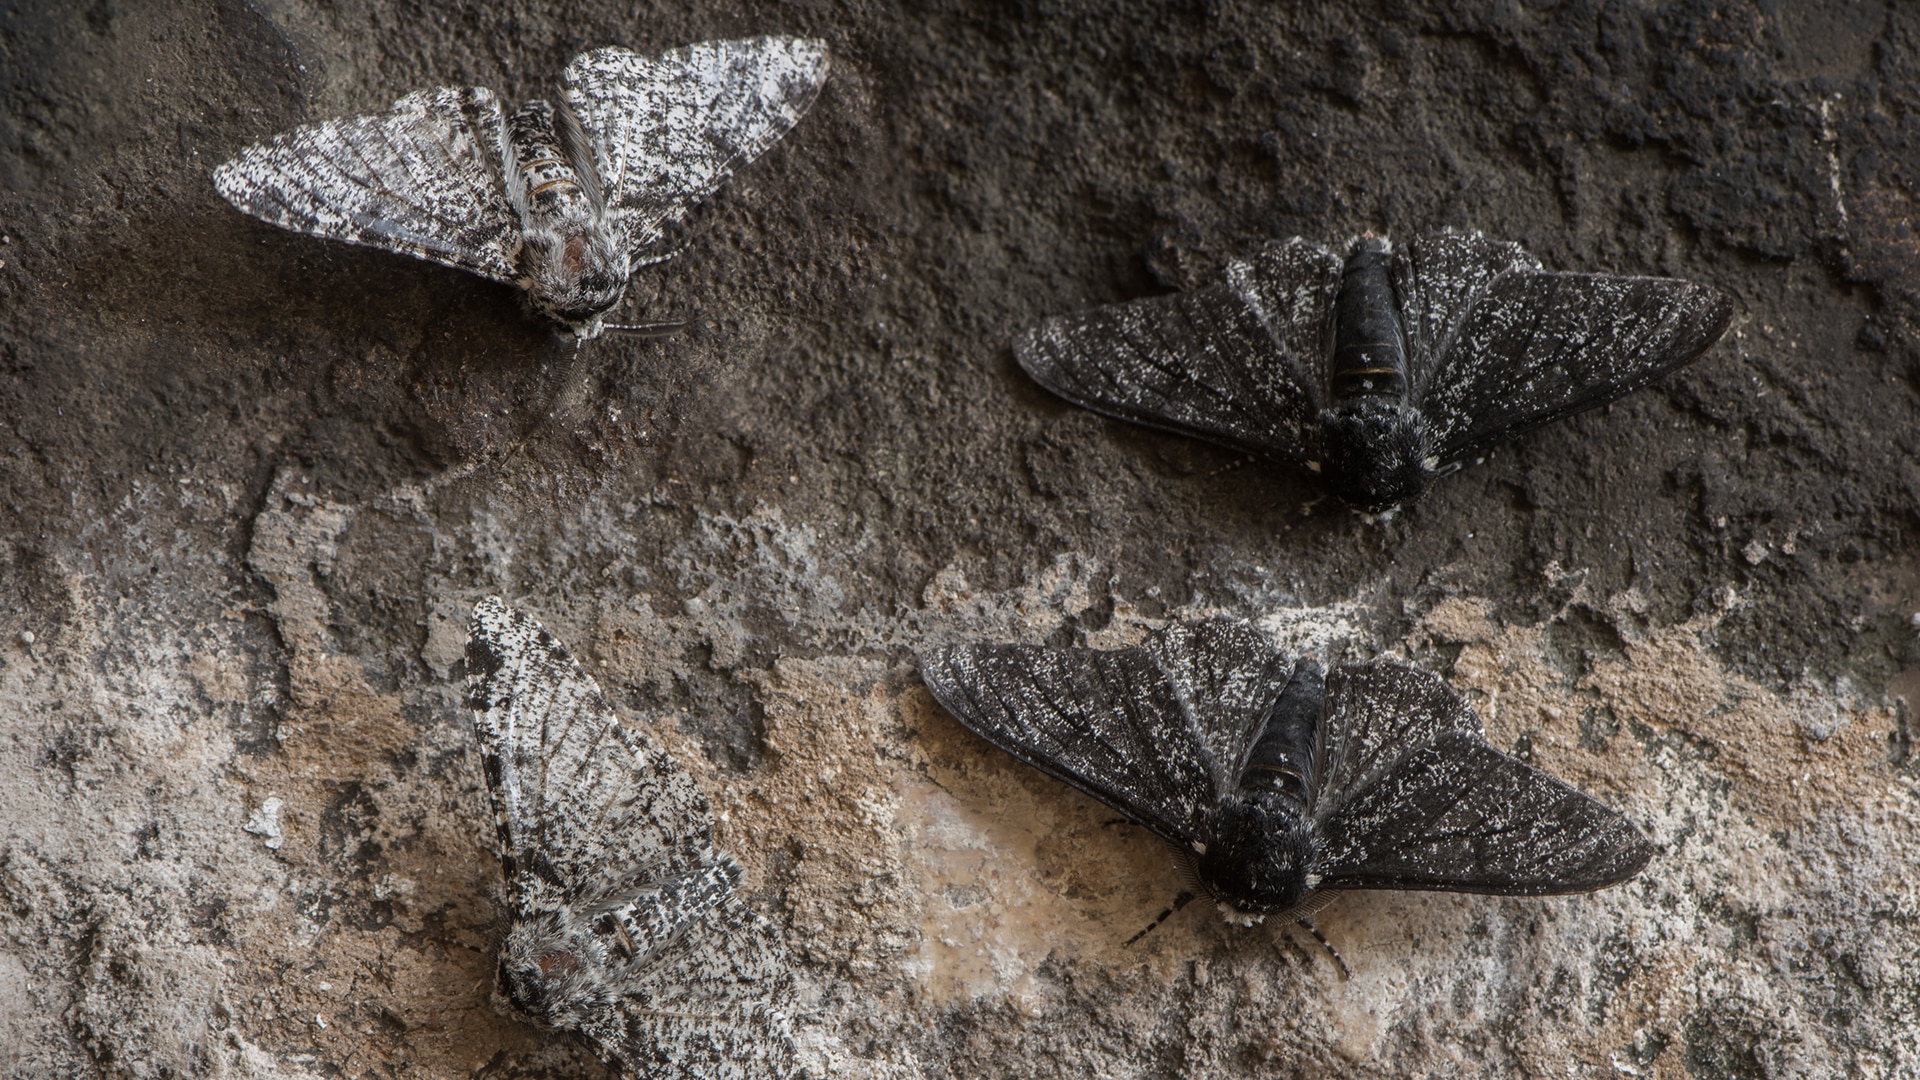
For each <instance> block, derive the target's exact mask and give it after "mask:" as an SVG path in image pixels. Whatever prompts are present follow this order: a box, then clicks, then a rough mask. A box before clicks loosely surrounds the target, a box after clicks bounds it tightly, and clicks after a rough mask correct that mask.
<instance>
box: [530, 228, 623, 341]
mask: <svg viewBox="0 0 1920 1080" xmlns="http://www.w3.org/2000/svg"><path fill="white" fill-rule="evenodd" d="M616 231H617V230H615V229H612V228H610V227H608V226H607V225H606V224H605V223H604V222H601V221H579V220H574V219H571V218H565V219H560V220H556V221H552V222H542V223H540V224H539V225H537V226H535V227H532V228H529V229H528V230H527V233H526V236H525V237H524V238H523V240H522V243H521V246H520V274H521V279H522V281H521V284H522V285H523V287H524V288H525V289H526V290H527V295H528V297H529V298H531V300H532V301H533V306H534V307H535V308H537V309H538V310H539V311H540V313H541V314H542V315H545V316H547V317H548V318H550V319H553V320H555V321H557V322H561V323H565V324H566V325H567V326H568V327H570V328H573V329H574V330H575V332H576V333H578V332H581V331H582V329H583V328H584V327H586V326H588V325H593V326H596V327H597V325H598V322H599V317H600V316H601V315H603V314H605V313H606V312H607V311H609V310H611V309H612V308H613V306H614V305H615V304H618V303H619V302H620V297H621V294H622V293H624V292H625V291H626V287H627V252H626V244H625V243H624V242H623V241H622V240H621V239H620V238H618V237H617V236H616V235H615V233H616ZM583 336H588V337H591V336H593V335H592V334H584V335H583Z"/></svg>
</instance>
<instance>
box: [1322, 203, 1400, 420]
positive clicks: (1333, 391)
mask: <svg viewBox="0 0 1920 1080" xmlns="http://www.w3.org/2000/svg"><path fill="white" fill-rule="evenodd" d="M1392 263H1393V257H1392V255H1391V254H1390V253H1389V251H1388V249H1387V242H1386V241H1385V240H1382V239H1380V238H1379V237H1377V236H1363V237H1361V238H1360V239H1358V240H1356V241H1354V244H1353V250H1352V251H1351V252H1350V253H1349V254H1348V255H1347V262H1346V266H1345V268H1344V269H1343V270H1342V272H1341V277H1340V293H1339V295H1338V297H1337V298H1336V299H1335V300H1334V305H1333V351H1332V356H1331V358H1330V359H1329V361H1328V364H1327V389H1328V391H1329V393H1330V396H1331V397H1332V399H1333V400H1334V401H1335V402H1341V401H1345V400H1347V399H1348V398H1354V397H1370V396H1381V397H1389V398H1394V399H1399V398H1404V397H1405V396H1406V393H1407V339H1406V330H1405V328H1404V327H1402V326H1401V324H1400V308H1399V305H1398V303H1396V302H1395V299H1394V292H1393V280H1392V277H1391V275H1390V270H1391V268H1392Z"/></svg>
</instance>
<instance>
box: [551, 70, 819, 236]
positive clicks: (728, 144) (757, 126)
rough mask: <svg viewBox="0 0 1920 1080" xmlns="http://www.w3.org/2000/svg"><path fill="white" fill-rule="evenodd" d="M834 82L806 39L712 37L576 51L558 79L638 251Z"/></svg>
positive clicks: (781, 131)
mask: <svg viewBox="0 0 1920 1080" xmlns="http://www.w3.org/2000/svg"><path fill="white" fill-rule="evenodd" d="M826 78H827V46H826V43H825V42H823V41H817V40H813V39H809V38H778V37H762V38H749V39H745V40H740V41H707V42H701V43H700V44H697V45H688V46H685V47H684V48H679V49H674V50H672V51H671V52H666V53H662V54H661V55H659V56H641V55H639V54H638V53H634V52H630V51H628V50H626V49H620V48H604V49H595V50H593V51H592V52H588V53H582V54H581V55H580V56H578V57H575V58H574V61H573V63H571V64H569V65H567V70H566V73H565V75H564V76H562V82H563V83H564V85H565V87H566V101H567V106H568V108H570V109H572V110H573V112H574V114H575V115H576V116H578V117H579V118H580V125H581V127H582V128H583V129H584V130H585V131H586V134H587V139H588V142H589V143H590V144H591V145H592V147H593V155H594V165H595V168H596V170H597V172H598V173H599V175H600V180H601V183H602V184H604V185H605V187H606V191H607V207H608V210H609V212H610V213H611V214H612V215H613V216H614V218H615V219H616V220H617V221H619V222H620V224H621V225H622V226H623V227H624V228H625V230H626V234H627V237H628V242H629V244H630V246H631V247H632V249H633V250H634V251H636V252H641V253H645V252H646V251H647V250H648V249H649V248H651V247H652V246H653V245H655V244H657V243H658V242H659V241H660V240H661V238H662V233H663V230H664V229H666V227H667V226H669V225H671V224H672V223H673V222H675V221H677V220H679V219H680V218H681V217H682V216H683V215H685V214H686V212H687V211H688V210H689V209H691V208H692V207H693V206H694V205H695V204H697V203H698V202H699V201H700V200H702V199H704V198H706V197H707V196H708V195H709V194H712V192H713V191H714V190H715V189H716V188H718V187H719V186H720V185H721V184H723V183H725V182H726V180H727V178H728V177H729V176H731V175H733V172H734V170H736V169H738V168H740V167H741V166H743V165H745V164H746V163H747V162H749V161H752V160H753V159H754V158H755V157H758V156H759V155H760V154H761V153H763V152H764V151H765V150H766V149H767V148H768V147H770V146H772V145H773V144H774V143H776V142H778V141H779V140H780V137H781V136H782V135H785V134H786V133H787V132H788V131H789V130H791V129H792V127H793V126H794V125H795V124H797V123H799V122H800V118H801V117H802V116H803V115H805V114H806V111H807V109H808V108H809V107H810V106H811V105H812V104H813V101H814V98H816V97H818V96H819V93H820V88H821V86H822V85H824V84H825V82H826Z"/></svg>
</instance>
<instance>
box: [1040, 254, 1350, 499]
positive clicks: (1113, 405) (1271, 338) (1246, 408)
mask: <svg viewBox="0 0 1920 1080" xmlns="http://www.w3.org/2000/svg"><path fill="white" fill-rule="evenodd" d="M1339 286H1340V260H1339V258H1338V257H1337V256H1335V255H1333V254H1332V253H1331V252H1328V251H1326V250H1325V249H1322V248H1319V247H1315V246H1314V245H1311V244H1308V243H1306V242H1305V241H1299V240H1296V241H1292V242H1290V243H1287V244H1280V245H1275V246H1273V247H1271V248H1268V249H1267V250H1266V251H1264V252H1262V253H1260V255H1258V256H1256V257H1255V258H1253V259H1251V260H1248V261H1246V262H1241V263H1235V264H1233V265H1232V266H1231V267H1230V268H1229V270H1228V278H1227V280H1226V281H1225V282H1223V283H1221V284H1219V285H1213V286H1210V287H1207V288H1204V289H1196V290H1194V291H1192V292H1186V293H1179V294H1176V295H1172V296H1157V297H1153V298H1151V299H1147V300H1137V301H1134V302H1132V303H1126V304H1111V305H1108V306H1106V307H1100V308H1094V309H1092V310H1089V311H1082V312H1076V313H1074V314H1071V315H1062V316H1059V317H1057V318H1053V319H1049V320H1047V321H1046V322H1045V323H1043V324H1042V325H1041V326H1040V327H1039V328H1038V329H1036V330H1034V331H1032V332H1030V333H1028V334H1026V335H1025V336H1023V337H1022V338H1021V339H1020V340H1019V341H1018V342H1016V343H1015V345H1014V356H1015V357H1016V358H1017V359H1018V360H1019V361H1020V366H1021V367H1023V368H1025V369H1026V371H1027V374H1029V375H1031V376H1032V377H1033V379H1034V381H1036V382H1038V383H1039V384H1040V385H1042V386H1044V387H1046V388H1047V389H1048V390H1051V391H1053V392H1054V393H1055V394H1058V395H1059V396H1061V397H1063V398H1065V399H1067V400H1068V401H1071V402H1073V403H1074V404H1076V405H1079V406H1082V407H1083V408H1088V409H1092V410H1093V411H1095V412H1099V413H1105V414H1106V415H1108V416H1113V417H1118V418H1119V419H1122V420H1131V421H1133V422H1134V423H1138V424H1145V425H1147V426H1149V427H1157V428H1163V429H1165V430H1168V431H1174V432H1178V433H1180V434H1183V435H1197V436H1199V437H1201V438H1204V439H1208V440H1211V441H1213V442H1217V443H1221V444H1223V445H1226V446H1229V447H1232V448H1234V449H1236V450H1240V451H1242V452H1245V453H1250V454H1258V455H1261V456H1264V457H1270V458H1275V459H1278V460H1280V461H1283V462H1286V463H1288V464H1291V465H1293V466H1295V467H1297V468H1308V467H1309V463H1310V462H1312V461H1314V460H1316V455H1317V451H1316V450H1315V449H1314V447H1315V445H1316V440H1317V437H1318V436H1317V431H1318V419H1317V417H1318V414H1319V411H1320V409H1321V408H1322V407H1323V404H1324V402H1323V398H1324V394H1323V391H1322V388H1321V385H1320V383H1321V375H1320V369H1321V367H1322V365H1323V363H1324V357H1325V353H1326V350H1327V347H1328V342H1327V317H1328V316H1329V315H1330V313H1331V312H1332V310H1333V308H1332V305H1333V298H1334V294H1335V292H1336V291H1337V290H1338V288H1339Z"/></svg>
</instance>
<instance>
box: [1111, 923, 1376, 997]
mask: <svg viewBox="0 0 1920 1080" xmlns="http://www.w3.org/2000/svg"><path fill="white" fill-rule="evenodd" d="M1293 921H1294V922H1295V923H1297V924H1299V926H1300V928H1301V929H1303V930H1305V931H1306V932H1307V933H1309V934H1312V935H1313V940H1315V941H1317V942H1319V943H1320V945H1321V946H1322V947H1323V948H1325V949H1326V950H1327V955H1328V956H1331V957H1333V962H1334V963H1335V964H1338V965H1340V980H1341V981H1342V982H1345V981H1346V980H1348V979H1351V978H1353V969H1352V968H1350V967H1348V966H1347V961H1346V958H1345V957H1343V956H1341V955H1340V950H1339V949H1336V948H1334V947H1333V942H1331V941H1328V940H1327V935H1325V934H1323V933H1321V932H1320V928H1319V927H1317V926H1315V925H1313V924H1312V923H1310V922H1308V921H1307V920H1306V919H1304V918H1300V919H1295V920H1293ZM1149 929H1151V927H1149Z"/></svg>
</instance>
